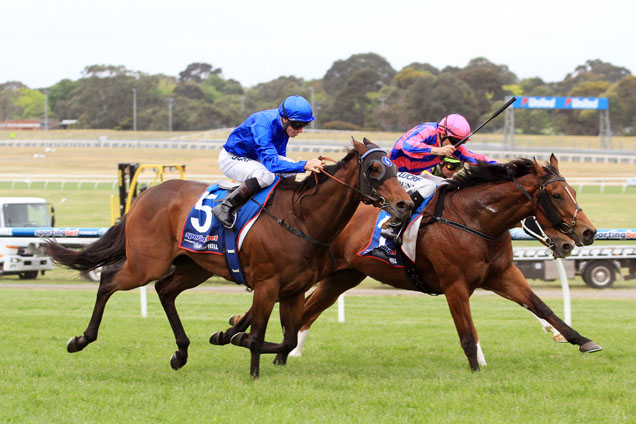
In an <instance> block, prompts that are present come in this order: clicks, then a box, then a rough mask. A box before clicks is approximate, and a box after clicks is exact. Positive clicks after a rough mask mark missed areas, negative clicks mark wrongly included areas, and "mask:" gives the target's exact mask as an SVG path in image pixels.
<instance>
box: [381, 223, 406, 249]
mask: <svg viewBox="0 0 636 424" xmlns="http://www.w3.org/2000/svg"><path fill="white" fill-rule="evenodd" d="M402 228H404V223H403V222H398V221H394V220H393V219H390V220H389V222H387V223H386V228H384V229H383V230H382V231H380V235H381V236H382V237H384V238H385V239H387V240H393V241H394V242H395V244H396V245H398V246H400V245H401V244H402Z"/></svg>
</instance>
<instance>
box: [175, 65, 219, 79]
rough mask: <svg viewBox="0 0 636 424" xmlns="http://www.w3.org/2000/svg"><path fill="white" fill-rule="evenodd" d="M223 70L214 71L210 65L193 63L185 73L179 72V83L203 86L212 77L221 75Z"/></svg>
mask: <svg viewBox="0 0 636 424" xmlns="http://www.w3.org/2000/svg"><path fill="white" fill-rule="evenodd" d="M222 72H223V71H222V70H221V68H217V69H214V67H213V66H212V65H210V64H209V63H200V62H196V63H191V64H189V65H188V66H187V67H186V68H185V69H184V70H183V71H181V72H179V82H181V83H188V82H191V83H194V84H201V82H203V81H204V80H206V79H207V78H208V77H209V76H210V75H219V74H221V73H222Z"/></svg>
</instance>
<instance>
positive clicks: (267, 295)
mask: <svg viewBox="0 0 636 424" xmlns="http://www.w3.org/2000/svg"><path fill="white" fill-rule="evenodd" d="M278 290H279V286H278V284H277V282H276V281H272V280H269V281H261V282H259V283H258V284H255V287H254V297H253V299H252V308H251V309H250V311H251V314H250V315H251V328H250V332H249V334H245V333H236V334H235V335H234V336H233V337H232V339H231V340H230V341H231V342H232V344H234V345H237V346H242V347H246V348H248V349H249V350H250V352H251V354H252V355H251V362H250V375H251V376H252V377H253V378H258V376H259V373H260V357H261V353H262V352H263V344H264V342H265V332H266V330H267V323H268V321H269V317H270V315H271V314H272V309H274V304H275V303H276V300H277V299H278Z"/></svg>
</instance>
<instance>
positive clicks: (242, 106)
mask: <svg viewBox="0 0 636 424" xmlns="http://www.w3.org/2000/svg"><path fill="white" fill-rule="evenodd" d="M133 90H134V92H135V99H136V127H137V129H138V130H154V131H165V130H168V129H169V128H168V123H169V121H170V122H171V123H172V129H173V130H175V131H198V130H208V129H213V128H227V127H234V126H236V125H238V124H240V123H241V122H242V121H243V120H244V119H245V118H246V117H247V116H248V115H250V114H251V113H254V112H256V111H258V110H263V109H271V108H275V107H277V106H278V104H279V103H280V102H281V101H282V100H283V99H284V98H285V97H287V96H289V95H292V94H300V95H302V96H304V97H305V98H307V99H308V100H310V101H312V102H313V104H314V108H315V115H316V117H317V120H316V128H323V129H344V130H373V131H380V130H381V131H405V130H407V129H409V128H411V127H413V126H415V125H417V124H419V123H421V122H426V121H438V120H440V119H441V118H442V117H443V116H445V115H447V114H449V113H461V114H462V115H464V116H466V118H467V119H468V121H469V122H471V123H473V125H477V123H479V122H481V121H482V120H483V119H485V118H486V117H488V116H489V115H490V114H491V113H492V112H493V111H494V110H496V109H497V108H498V107H499V106H500V105H501V104H502V103H503V101H504V99H505V98H506V96H512V95H514V96H576V97H607V98H609V102H610V122H611V129H612V132H613V133H614V134H616V135H631V134H634V131H635V130H634V127H635V125H636V77H634V76H633V75H632V74H631V72H630V71H629V70H628V69H626V68H624V67H619V66H615V65H612V64H610V63H606V62H603V61H601V60H588V61H587V62H585V63H584V64H582V65H579V66H577V67H576V68H575V69H574V70H573V71H572V72H571V73H570V74H568V75H567V76H566V77H565V79H563V81H559V82H545V81H543V80H542V79H541V78H525V79H519V78H517V76H516V75H515V74H514V73H513V72H511V71H510V70H509V69H508V67H507V66H506V65H497V64H494V63H492V62H490V61H489V60H488V59H486V58H483V57H478V58H475V59H472V60H471V61H470V62H469V63H468V64H467V65H466V66H465V67H463V68H458V67H452V66H448V67H445V68H444V69H441V70H440V69H437V68H436V67H434V66H432V65H430V64H428V63H417V62H415V63H412V64H410V65H408V66H405V67H404V68H403V69H401V70H399V71H396V70H395V69H393V67H392V66H391V65H390V64H389V63H388V62H387V60H386V59H384V58H383V57H382V56H380V55H377V54H375V53H364V54H355V55H352V56H351V57H349V58H348V59H345V60H337V61H336V62H334V63H333V64H332V66H331V67H330V68H329V70H328V71H327V72H326V73H325V75H324V76H323V77H322V79H314V80H304V79H303V78H298V77H295V76H281V77H278V78H276V79H275V80H272V81H269V82H265V83H261V84H258V85H256V86H254V87H243V86H242V85H241V84H240V83H239V82H238V81H235V80H233V79H226V78H224V76H223V73H222V70H221V68H216V67H214V66H212V65H211V64H208V63H192V64H189V65H188V66H187V67H186V68H185V69H184V70H183V71H182V72H180V73H179V75H178V76H169V75H163V74H158V75H149V74H145V73H142V72H138V71H133V70H129V69H126V68H125V67H123V66H112V65H91V66H87V67H86V68H85V69H84V70H83V72H82V76H81V78H79V79H78V80H75V81H72V80H70V79H63V80H61V81H59V82H57V83H56V84H54V85H53V86H51V87H48V88H46V89H33V88H29V87H27V86H25V85H24V84H22V83H21V82H18V81H8V82H5V83H3V84H0V120H11V119H43V117H44V103H45V93H46V100H47V105H48V111H47V113H48V119H50V120H55V119H58V120H61V119H76V120H78V122H77V124H76V125H75V126H74V128H84V129H119V130H131V129H133ZM169 114H170V117H171V120H170V119H169ZM502 126H503V120H497V121H494V122H493V123H492V124H491V125H489V126H488V128H487V130H486V131H497V130H498V129H500V128H501V127H502ZM515 128H516V129H517V131H519V132H521V133H524V134H571V135H592V134H597V133H598V131H599V119H598V111H595V110H551V111H546V110H540V109H533V110H524V111H523V112H521V113H516V114H515Z"/></svg>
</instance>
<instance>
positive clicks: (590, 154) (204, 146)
mask: <svg viewBox="0 0 636 424" xmlns="http://www.w3.org/2000/svg"><path fill="white" fill-rule="evenodd" d="M224 143H225V140H221V139H210V140H108V139H104V140H0V147H43V148H56V147H65V148H111V149H194V150H219V149H220V148H221V146H223V144H224ZM377 143H378V144H379V145H380V146H381V147H383V148H385V149H388V150H390V149H391V147H393V141H378V142H377ZM349 144H350V141H349V140H325V141H319V142H315V143H313V144H308V143H306V144H305V143H303V144H301V143H289V145H288V146H287V150H288V151H295V152H333V151H341V150H342V149H343V148H344V147H345V146H348V145H349ZM471 149H473V150H475V151H478V152H480V153H483V154H485V155H487V156H489V157H491V158H493V159H515V158H518V157H528V158H531V157H536V158H537V159H541V160H547V159H549V158H550V154H551V153H553V152H551V151H547V150H540V149H537V150H530V149H524V150H507V149H506V148H505V147H504V146H503V145H496V144H495V145H493V144H485V143H484V144H479V143H473V144H471ZM554 153H555V154H556V155H557V156H558V158H559V160H560V161H566V162H590V163H597V162H598V163H628V164H632V165H633V164H635V163H636V152H632V151H628V152H613V153H604V152H600V151H581V150H576V151H566V150H561V149H558V148H555V150H554Z"/></svg>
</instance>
